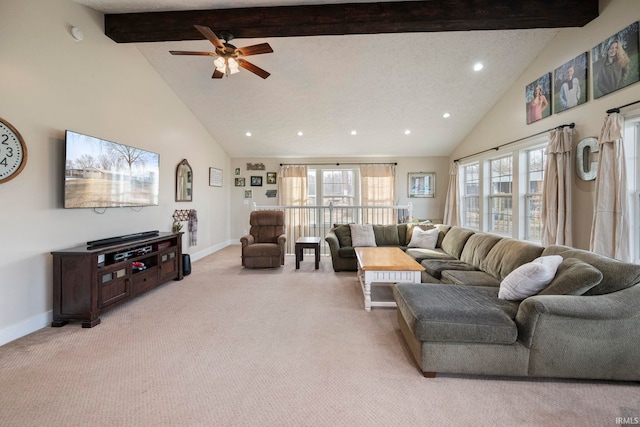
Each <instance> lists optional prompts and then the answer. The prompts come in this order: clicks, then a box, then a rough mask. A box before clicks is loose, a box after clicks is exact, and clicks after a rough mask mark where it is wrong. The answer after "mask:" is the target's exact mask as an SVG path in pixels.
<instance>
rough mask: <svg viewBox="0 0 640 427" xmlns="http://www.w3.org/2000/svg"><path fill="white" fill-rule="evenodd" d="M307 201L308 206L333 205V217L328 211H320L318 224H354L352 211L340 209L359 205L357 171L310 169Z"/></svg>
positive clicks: (354, 219) (308, 172)
mask: <svg viewBox="0 0 640 427" xmlns="http://www.w3.org/2000/svg"><path fill="white" fill-rule="evenodd" d="M307 181H308V182H309V187H308V190H307V200H308V205H309V206H329V203H331V204H333V206H334V209H333V217H332V218H330V212H329V210H328V209H324V210H322V211H321V212H322V213H320V214H319V215H320V217H319V218H318V223H325V224H329V223H330V222H333V223H336V224H347V223H350V222H356V219H357V218H354V216H353V215H354V210H353V209H340V207H341V206H342V207H346V206H356V205H358V204H359V192H358V185H359V182H358V173H357V169H353V168H351V169H347V168H344V169H338V168H331V169H311V168H309V169H308V170H307ZM314 221H315V220H314Z"/></svg>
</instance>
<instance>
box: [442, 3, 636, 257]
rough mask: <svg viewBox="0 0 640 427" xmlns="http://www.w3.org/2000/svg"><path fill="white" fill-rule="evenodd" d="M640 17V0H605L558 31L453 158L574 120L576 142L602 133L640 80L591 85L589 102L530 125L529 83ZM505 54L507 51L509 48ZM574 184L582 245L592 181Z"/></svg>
mask: <svg viewBox="0 0 640 427" xmlns="http://www.w3.org/2000/svg"><path fill="white" fill-rule="evenodd" d="M639 19H640V1H638V0H601V1H600V16H599V17H598V18H596V19H595V20H594V21H592V22H591V23H589V24H588V25H586V26H585V27H583V28H571V29H565V30H562V31H560V33H559V34H558V35H557V36H556V38H555V39H554V40H553V41H552V42H551V43H550V45H549V46H548V47H547V48H546V49H545V50H544V51H543V52H542V53H541V54H540V55H539V56H538V58H537V59H536V60H535V61H534V63H533V64H532V65H531V66H530V67H529V68H528V69H527V70H526V71H525V72H524V73H523V74H522V75H521V76H520V78H519V79H518V80H517V81H516V83H514V85H513V86H512V87H510V88H509V89H508V90H507V92H506V93H505V94H504V96H503V97H502V98H501V99H500V100H499V101H498V102H497V103H496V105H495V106H494V107H493V109H492V110H491V111H490V112H489V113H488V114H487V115H486V116H485V117H484V118H483V120H482V121H481V122H480V123H479V124H478V125H477V126H476V128H475V129H474V130H473V131H472V132H471V133H470V134H469V135H468V136H467V137H466V138H465V139H464V140H463V141H462V143H461V144H460V145H459V146H458V147H457V149H456V150H455V151H454V152H453V153H452V154H451V157H450V158H451V160H453V159H457V158H460V157H463V156H466V155H470V154H474V153H477V152H479V151H482V150H485V149H487V148H492V147H495V146H498V145H501V144H504V143H508V142H510V141H514V140H517V139H520V138H523V137H527V136H529V135H533V134H535V133H538V132H541V131H544V130H546V129H550V128H552V127H555V126H558V125H561V124H566V123H572V122H573V123H575V124H576V127H575V129H574V130H575V133H574V144H576V143H577V142H578V141H580V140H581V139H582V138H585V137H588V136H595V137H598V136H599V134H600V128H601V127H602V124H603V121H604V118H605V116H606V113H605V112H606V111H607V110H608V109H610V108H614V107H618V106H621V105H624V104H627V103H629V102H633V101H637V100H640V83H636V84H634V85H631V86H629V87H627V88H625V89H621V90H619V91H617V92H613V93H611V94H609V95H606V96H604V97H602V98H599V99H597V100H593V99H592V93H591V90H590V91H589V101H588V102H586V103H585V104H582V105H579V106H577V107H575V108H573V109H570V110H567V111H564V112H562V113H559V114H553V115H551V116H550V117H548V118H546V119H543V120H540V121H538V122H535V123H533V124H531V125H527V124H526V121H525V101H524V94H525V87H526V85H528V84H530V83H531V82H533V81H535V80H536V79H537V78H538V77H540V76H542V75H543V74H544V73H547V72H553V70H554V69H555V68H557V67H559V66H561V65H562V64H564V63H566V62H567V61H569V60H571V59H572V58H575V57H576V56H578V55H579V54H581V53H583V52H586V51H590V50H591V48H592V47H594V46H596V45H597V44H599V43H600V42H602V41H603V40H605V39H606V38H608V37H610V36H612V35H613V34H615V33H617V32H618V31H620V30H621V29H623V28H624V27H626V26H628V25H630V24H631V23H633V22H635V21H637V20H639ZM505 54H506V55H508V52H505ZM487 66H491V64H487ZM623 112H624V111H623ZM573 184H574V185H573V194H572V197H573V215H572V218H573V244H574V246H576V247H578V248H582V249H588V248H589V236H590V229H591V219H592V215H593V197H594V188H595V187H594V181H588V182H585V181H582V180H580V179H578V178H577V177H576V175H575V173H574V174H573Z"/></svg>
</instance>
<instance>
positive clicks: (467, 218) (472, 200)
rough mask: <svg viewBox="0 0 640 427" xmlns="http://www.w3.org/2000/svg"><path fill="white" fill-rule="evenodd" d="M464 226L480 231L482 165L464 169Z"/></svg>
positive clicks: (470, 165)
mask: <svg viewBox="0 0 640 427" xmlns="http://www.w3.org/2000/svg"><path fill="white" fill-rule="evenodd" d="M462 177H463V178H462V184H463V189H462V225H463V226H464V227H467V228H471V229H474V230H479V229H480V163H478V162H476V163H472V164H469V165H466V166H463V167H462Z"/></svg>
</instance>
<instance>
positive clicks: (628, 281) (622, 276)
mask: <svg viewBox="0 0 640 427" xmlns="http://www.w3.org/2000/svg"><path fill="white" fill-rule="evenodd" d="M543 255H562V257H563V258H577V259H579V260H581V261H584V262H586V263H587V264H590V265H592V266H593V267H595V268H597V269H598V270H599V271H600V272H601V273H602V281H601V282H600V283H598V284H597V285H596V286H594V287H593V288H591V289H589V290H588V291H587V292H585V295H603V294H609V293H611V292H616V291H619V290H622V289H625V288H629V287H631V286H633V285H635V284H636V283H639V282H640V265H638V264H632V263H628V262H622V261H618V260H615V259H612V258H609V257H606V256H602V255H598V254H595V253H593V252H589V251H585V250H582V249H574V248H570V247H568V246H561V245H550V246H547V247H546V248H545V249H544V253H543Z"/></svg>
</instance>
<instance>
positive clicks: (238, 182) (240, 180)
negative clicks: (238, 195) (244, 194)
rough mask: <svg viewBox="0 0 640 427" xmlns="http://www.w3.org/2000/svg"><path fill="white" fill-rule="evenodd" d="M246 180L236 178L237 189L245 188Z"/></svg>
mask: <svg viewBox="0 0 640 427" xmlns="http://www.w3.org/2000/svg"><path fill="white" fill-rule="evenodd" d="M244 186H245V183H244V178H236V187H244Z"/></svg>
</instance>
